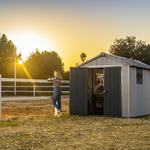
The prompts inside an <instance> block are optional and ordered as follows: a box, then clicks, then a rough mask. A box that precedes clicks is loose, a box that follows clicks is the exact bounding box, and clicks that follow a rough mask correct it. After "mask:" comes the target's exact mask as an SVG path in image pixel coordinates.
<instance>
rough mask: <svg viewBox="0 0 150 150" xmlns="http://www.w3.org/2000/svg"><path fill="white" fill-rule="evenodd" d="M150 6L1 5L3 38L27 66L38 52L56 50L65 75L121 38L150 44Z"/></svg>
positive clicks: (98, 0)
mask: <svg viewBox="0 0 150 150" xmlns="http://www.w3.org/2000/svg"><path fill="white" fill-rule="evenodd" d="M149 6H150V1H149V0H145V1H136V2H135V1H131V0H125V1H120V0H112V1H111V0H105V1H104V0H86V2H85V1H81V0H74V1H71V0H57V1H56V0H42V1H35V0H30V1H19V0H14V1H12V0H7V1H1V2H0V18H1V23H0V33H1V34H6V36H7V37H8V39H9V40H12V42H13V43H14V44H15V46H17V53H19V52H21V53H22V57H23V60H24V61H25V60H26V59H27V57H28V56H29V54H30V53H32V52H35V51H36V48H37V49H38V50H39V51H40V52H42V51H44V50H47V51H56V52H57V53H58V55H59V56H60V57H61V58H62V61H63V63H64V64H65V71H67V70H69V68H70V67H75V66H76V63H77V62H81V59H80V54H81V53H82V52H84V53H85V54H86V55H87V60H88V59H91V58H92V57H95V56H96V55H98V54H100V53H101V52H107V53H108V50H109V47H110V46H111V45H112V44H113V41H114V40H115V39H116V38H125V37H126V36H136V37H137V40H143V41H146V42H147V43H150V38H149V35H150V30H149V26H150V21H149V19H148V18H149V14H150V9H149Z"/></svg>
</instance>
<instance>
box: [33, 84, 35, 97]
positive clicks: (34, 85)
mask: <svg viewBox="0 0 150 150" xmlns="http://www.w3.org/2000/svg"><path fill="white" fill-rule="evenodd" d="M33 96H35V85H33Z"/></svg>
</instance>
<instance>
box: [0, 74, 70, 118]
mask: <svg viewBox="0 0 150 150" xmlns="http://www.w3.org/2000/svg"><path fill="white" fill-rule="evenodd" d="M2 82H14V83H16V82H29V83H47V84H49V82H47V80H41V79H14V78H2V77H1V74H0V121H1V101H10V100H40V99H51V98H52V96H35V95H36V93H41V92H42V93H53V91H39V90H38V91H36V87H39V88H43V87H47V88H49V87H51V88H52V87H53V86H36V85H33V86H16V84H14V86H3V85H2ZM61 83H62V86H61V87H62V88H69V85H68V86H63V83H68V84H69V80H62V82H61ZM3 87H5V88H10V87H11V88H14V90H2V88H3ZM17 87H30V88H32V89H33V90H31V91H25V90H23V91H21V90H19V91H17V90H16V88H17ZM2 92H13V93H14V94H16V93H17V92H22V93H23V92H32V93H33V96H12V97H11V96H8V97H7V96H5V97H3V96H2ZM62 93H69V91H62ZM68 97H69V96H62V98H68ZM56 113H57V109H56V108H55V114H56Z"/></svg>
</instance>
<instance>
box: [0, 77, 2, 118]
mask: <svg viewBox="0 0 150 150" xmlns="http://www.w3.org/2000/svg"><path fill="white" fill-rule="evenodd" d="M1 85H2V83H1V74H0V121H1V101H2V100H1V96H2V95H1V92H2V86H1Z"/></svg>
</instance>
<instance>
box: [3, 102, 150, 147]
mask: <svg viewBox="0 0 150 150" xmlns="http://www.w3.org/2000/svg"><path fill="white" fill-rule="evenodd" d="M16 103H18V105H17V107H15V102H14V104H12V107H9V108H8V106H7V107H6V105H5V107H4V105H3V104H4V103H3V104H2V115H3V116H2V122H1V123H0V133H1V134H0V149H150V140H149V139H150V115H149V116H145V117H141V118H132V119H125V118H107V117H88V116H86V117H85V116H70V115H69V100H68V99H63V100H62V107H63V110H65V115H64V116H63V117H61V118H55V117H53V113H54V108H53V106H52V104H51V100H46V101H45V100H42V101H32V102H30V101H28V102H24V105H23V102H20V103H22V104H21V105H20V104H19V102H16ZM27 108H28V109H27ZM43 109H45V110H43ZM18 110H19V111H18ZM31 110H32V111H31ZM19 114H21V115H19Z"/></svg>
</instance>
